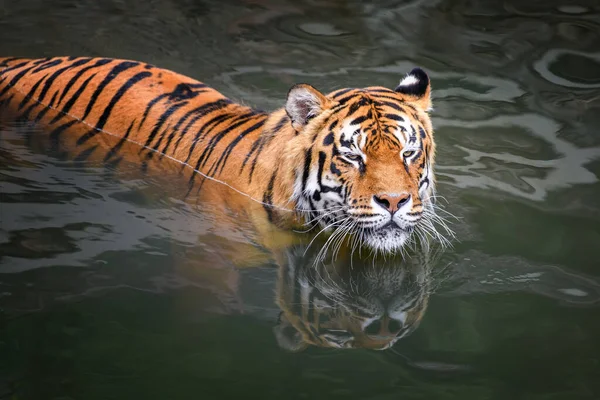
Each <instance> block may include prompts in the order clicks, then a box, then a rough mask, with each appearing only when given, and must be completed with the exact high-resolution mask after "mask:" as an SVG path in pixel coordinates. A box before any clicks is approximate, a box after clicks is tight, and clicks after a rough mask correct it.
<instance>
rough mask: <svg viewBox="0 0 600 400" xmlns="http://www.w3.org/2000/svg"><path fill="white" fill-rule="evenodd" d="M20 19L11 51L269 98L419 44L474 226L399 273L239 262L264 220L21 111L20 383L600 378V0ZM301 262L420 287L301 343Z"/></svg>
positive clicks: (228, 5) (7, 205)
mask: <svg viewBox="0 0 600 400" xmlns="http://www.w3.org/2000/svg"><path fill="white" fill-rule="evenodd" d="M0 39H1V40H0V55H5V56H9V55H13V56H30V57H42V56H55V55H95V56H96V55H97V56H106V57H117V58H128V59H136V60H140V61H146V62H150V63H153V64H155V65H158V66H161V67H165V68H169V69H172V70H175V71H177V72H180V73H183V74H186V75H189V76H191V77H194V78H196V79H199V80H202V81H204V82H206V83H208V84H210V85H212V86H214V87H216V88H217V89H219V90H221V91H222V92H223V93H225V94H226V95H228V96H230V97H232V98H234V99H236V100H243V101H244V102H245V103H247V104H252V105H255V106H257V107H260V108H265V109H273V108H276V107H280V106H281V105H282V104H283V101H284V99H285V95H286V93H287V90H288V88H289V87H290V86H291V85H292V84H294V83H296V82H308V83H311V84H313V85H314V86H316V87H317V88H319V89H321V90H322V91H329V90H333V89H336V88H340V87H345V86H353V87H357V86H366V85H383V86H387V87H393V86H394V85H395V84H396V83H397V82H398V81H399V80H400V79H401V77H402V76H403V75H404V74H405V73H406V72H407V71H409V70H410V69H411V68H412V67H413V66H415V65H420V66H422V67H424V68H425V69H426V70H427V71H428V72H429V73H430V76H431V78H432V82H433V86H434V107H435V112H434V113H433V122H434V126H435V128H436V140H437V143H438V156H437V172H438V179H439V181H440V184H439V193H440V194H441V195H443V196H444V197H445V199H446V203H447V204H446V209H447V210H448V211H449V212H451V213H452V214H455V215H457V216H458V217H459V220H458V221H454V222H453V229H454V230H455V231H456V234H457V237H458V239H459V240H460V241H456V242H455V243H454V248H453V249H451V250H446V251H445V252H444V253H441V254H436V255H435V257H432V258H431V259H429V261H426V262H425V261H422V260H421V259H420V258H417V259H415V260H414V261H413V263H414V264H415V265H413V266H412V267H406V270H405V272H406V275H403V276H402V277H399V276H397V275H394V274H396V273H397V271H398V269H396V270H394V269H392V270H390V271H388V272H385V273H382V275H378V276H371V275H369V276H366V275H365V276H359V275H356V276H354V277H352V278H351V277H338V278H332V279H333V280H335V279H337V280H336V281H335V282H329V281H328V280H327V279H320V276H319V275H318V274H317V275H315V274H314V271H312V272H311V270H310V269H307V268H305V264H307V263H308V262H307V261H306V260H305V259H304V258H303V257H302V252H298V251H297V250H298V249H290V251H289V254H288V256H289V257H290V260H292V261H291V265H295V266H296V272H295V273H296V274H297V275H295V276H293V277H292V281H290V280H289V277H290V276H292V274H291V273H290V271H289V268H290V267H289V266H288V270H281V271H280V270H278V267H277V266H276V265H275V263H274V262H273V261H272V260H269V259H265V261H261V262H259V264H260V266H259V267H255V268H239V267H238V266H239V265H238V261H237V259H238V258H248V257H252V255H246V254H241V255H240V254H239V253H238V250H237V248H238V247H236V246H234V245H232V243H238V244H239V243H241V244H246V245H247V246H249V245H250V243H249V242H248V241H247V240H246V239H245V236H244V227H243V226H240V227H239V229H233V230H226V229H220V228H219V226H218V224H217V223H215V221H214V216H215V213H216V212H218V211H215V210H211V209H202V207H190V206H189V205H188V204H186V203H185V202H183V201H182V200H181V198H180V197H179V196H178V193H180V188H179V187H178V186H177V185H178V183H177V182H175V181H173V182H169V183H165V181H160V180H157V179H154V178H152V177H143V176H140V177H138V178H135V177H128V178H123V177H118V176H114V175H113V174H110V173H109V172H110V171H107V170H106V169H105V168H102V167H101V166H94V165H91V166H90V165H77V164H76V163H73V162H66V161H63V160H62V159H61V158H60V157H58V155H57V154H52V153H48V152H47V151H42V150H40V149H36V148H35V147H32V146H29V145H28V141H27V137H28V136H29V135H31V134H32V133H35V132H31V131H30V128H24V127H22V126H19V125H14V124H13V125H11V124H4V125H2V128H1V129H0V185H1V186H0V187H1V194H0V219H1V220H0V399H48V400H49V399H86V400H87V399H188V398H189V399H192V398H194V399H228V398H257V399H258V398H261V399H336V398H340V399H342V398H343V399H528V400H534V399H535V400H537V399H540V400H541V399H544V400H546V399H565V400H567V399H569V400H570V399H599V398H600V318H599V317H600V308H599V306H600V269H599V268H600V224H599V223H600V202H599V201H598V198H599V197H600V183H599V178H600V129H599V128H600V5H599V4H598V2H597V1H593V0H589V1H587V2H586V1H577V2H571V1H567V0H564V1H562V2H559V1H556V0H553V1H517V0H509V1H489V2H488V1H486V2H483V1H481V2H474V1H471V2H469V1H462V0H458V1H456V0H431V1H428V0H420V1H419V0H417V1H391V0H390V1H381V2H374V1H364V2H358V1H334V0H323V1H317V0H312V1H308V0H307V1H297V0H294V1H292V0H289V1H287V2H286V1H282V0H246V1H235V2H234V1H192V0H168V1H153V0H147V1H135V2H134V1H129V2H128V1H122V0H109V1H108V0H107V1H92V0H85V1H73V0H55V1H50V0H21V1H12V0H4V1H0ZM302 263H304V264H302ZM403 268H404V267H403ZM411 268H412V269H411ZM409 272H410V273H409ZM386 274H387V275H386ZM286 277H287V278H286ZM407 277H409V278H410V279H409V278H407ZM286 279H287V280H286ZM294 279H297V280H298V282H300V281H301V283H302V284H303V285H305V286H308V287H311V288H312V287H316V286H318V285H319V284H320V285H322V286H323V287H321V288H320V289H319V290H322V291H323V290H326V289H327V288H329V289H331V288H338V289H339V288H340V287H341V288H342V289H343V288H346V286H345V285H347V286H348V287H347V288H346V289H347V290H348V293H354V294H356V293H358V292H361V291H362V292H364V293H388V292H389V293H388V294H389V296H388V297H389V298H393V301H392V302H396V303H397V304H409V305H410V306H411V307H413V308H411V310H412V311H410V312H408V314H406V315H408V316H406V315H405V317H403V318H405V319H406V320H405V324H404V327H403V328H402V329H405V328H406V332H405V333H404V334H405V336H404V337H403V338H402V339H400V340H399V341H397V342H396V344H395V345H394V346H393V347H392V348H390V349H388V350H384V351H374V350H370V349H365V348H362V349H347V350H340V349H332V348H324V347H320V346H307V348H305V349H303V351H298V352H290V351H289V349H290V348H295V349H297V347H298V345H299V344H298V343H297V341H295V340H296V339H297V338H296V337H295V336H294V335H293V334H291V335H290V334H289V332H288V331H287V330H286V329H287V328H289V327H286V326H285V325H282V323H283V322H282V320H281V318H282V317H281V310H282V308H285V307H286V304H287V303H290V304H291V306H292V307H293V306H294V298H291V297H290V298H287V297H286V296H287V294H288V291H289V290H291V289H293V288H294V285H296V283H294V282H295V281H294ZM407 279H408V280H411V282H412V281H415V282H420V283H419V285H416V286H415V285H412V286H411V285H406V284H405V283H406V282H407ZM348 282H354V284H355V285H354V286H353V285H348ZM357 282H358V284H357ZM413 283H414V282H413ZM286 285H287V286H286ZM328 285H329V286H328ZM348 288H350V289H348ZM415 288H417V289H415ZM352 290H354V292H352ZM362 292H361V293H362ZM338 294H339V293H338ZM357 296H358V294H357ZM382 296H383V294H382ZM342 297H343V296H341V297H340V301H342V302H343V301H350V300H348V299H349V298H351V297H352V296H347V298H344V299H342ZM276 298H277V299H278V301H277V302H276V301H275V299H276ZM288 305H289V304H288ZM324 307H327V306H324ZM402 307H404V306H402ZM402 307H400V308H402ZM402 309H404V308H402ZM336 312H339V310H338V311H336ZM342 313H343V312H342ZM414 315H417V316H419V317H422V320H421V323H420V325H418V324H416V323H415V324H414V325H411V324H412V323H411V318H412V317H411V316H414ZM340 318H341V317H340ZM377 323H379V322H377ZM417 326H418V327H417ZM413 328H414V331H413ZM403 332H404V331H403ZM332 335H334V336H335V337H336V340H338V341H339V340H343V338H341V336H340V334H339V332H337V333H336V332H335V329H334V330H333V331H332ZM342 336H343V335H342ZM356 340H357V341H356V343H357V347H358V343H359V342H358V339H356Z"/></svg>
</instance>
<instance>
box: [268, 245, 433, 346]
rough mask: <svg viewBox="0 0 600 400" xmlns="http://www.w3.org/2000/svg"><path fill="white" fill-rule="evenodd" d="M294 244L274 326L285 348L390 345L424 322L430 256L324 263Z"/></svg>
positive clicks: (282, 275) (285, 267) (280, 285)
mask: <svg viewBox="0 0 600 400" xmlns="http://www.w3.org/2000/svg"><path fill="white" fill-rule="evenodd" d="M311 261H312V260H311V259H310V256H309V257H307V256H306V251H305V250H304V249H302V248H301V247H297V248H293V249H288V251H287V260H286V261H285V262H283V263H282V265H281V268H280V270H279V279H278V284H277V304H278V305H279V307H280V309H281V313H280V315H279V320H278V322H277V325H276V326H275V328H274V333H275V337H276V339H277V342H278V344H279V346H280V347H282V348H284V349H286V350H289V351H301V350H303V349H305V348H306V347H308V346H309V345H312V346H317V347H326V348H339V349H352V348H368V349H374V350H384V349H387V348H389V347H391V346H393V345H394V343H396V342H397V341H398V340H400V339H401V338H403V337H406V336H408V335H410V334H411V333H412V332H414V331H415V330H416V329H417V327H418V326H419V324H420V322H421V320H422V317H423V315H424V313H425V310H426V309H427V304H428V299H429V296H430V292H431V286H432V285H431V277H430V274H429V271H430V269H429V261H430V260H429V259H428V256H427V255H426V254H425V255H424V254H419V255H418V256H417V257H412V258H411V259H410V260H404V261H403V262H402V264H397V263H396V264H394V263H393V262H389V263H387V264H377V265H375V264H372V263H365V264H363V265H360V264H355V265H353V268H348V266H347V265H337V266H333V265H332V264H329V265H326V264H323V263H321V264H318V265H317V266H315V265H314V264H313V263H312V262H311Z"/></svg>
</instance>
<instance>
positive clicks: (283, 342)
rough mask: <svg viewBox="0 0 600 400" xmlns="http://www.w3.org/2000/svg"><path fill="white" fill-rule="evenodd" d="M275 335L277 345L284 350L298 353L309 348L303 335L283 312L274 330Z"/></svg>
mask: <svg viewBox="0 0 600 400" xmlns="http://www.w3.org/2000/svg"><path fill="white" fill-rule="evenodd" d="M273 333H275V338H276V339H277V344H279V347H281V348H282V349H284V350H287V351H291V352H298V351H302V350H304V349H306V347H308V344H307V343H306V342H305V341H304V338H303V337H302V334H301V333H300V332H299V331H298V330H297V329H296V328H295V327H294V326H293V325H292V324H290V322H289V321H288V319H287V318H286V316H285V315H284V314H283V311H282V312H281V313H280V314H279V320H278V321H277V325H276V326H275V327H274V328H273Z"/></svg>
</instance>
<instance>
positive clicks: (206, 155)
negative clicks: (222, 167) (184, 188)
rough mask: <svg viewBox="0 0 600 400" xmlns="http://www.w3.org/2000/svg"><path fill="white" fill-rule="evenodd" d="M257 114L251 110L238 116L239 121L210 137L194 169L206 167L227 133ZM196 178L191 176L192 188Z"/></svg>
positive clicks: (190, 184) (190, 183)
mask: <svg viewBox="0 0 600 400" xmlns="http://www.w3.org/2000/svg"><path fill="white" fill-rule="evenodd" d="M255 116H256V114H255V113H254V112H253V111H251V112H249V113H247V114H243V115H241V116H237V118H236V120H237V122H235V123H233V124H231V125H229V126H228V127H227V128H225V129H224V130H223V131H221V132H220V133H218V134H217V135H215V136H213V137H212V138H211V139H210V141H209V143H208V144H207V145H206V147H205V148H204V151H203V152H202V154H200V157H198V160H197V161H196V166H195V167H194V169H195V170H198V171H199V170H200V168H203V167H204V165H205V164H206V163H207V162H208V160H209V159H210V156H211V155H212V152H213V151H214V150H215V148H216V147H217V145H218V143H219V142H220V141H221V140H222V139H223V138H224V137H225V135H227V134H228V133H229V132H231V131H232V130H233V129H235V128H237V127H238V126H240V125H243V124H245V123H247V122H249V121H250V120H251V119H252V118H253V117H255ZM195 179H196V174H193V175H192V176H191V177H190V180H189V182H188V184H189V187H190V188H191V187H192V185H193V183H194V180H195ZM205 180H206V178H205V179H204V180H203V181H202V183H204V181H205ZM188 193H189V191H188Z"/></svg>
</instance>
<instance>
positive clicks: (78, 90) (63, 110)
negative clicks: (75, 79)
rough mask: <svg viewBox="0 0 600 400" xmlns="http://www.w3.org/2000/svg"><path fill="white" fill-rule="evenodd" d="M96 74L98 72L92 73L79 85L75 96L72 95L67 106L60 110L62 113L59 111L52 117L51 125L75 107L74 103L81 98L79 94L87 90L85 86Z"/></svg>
mask: <svg viewBox="0 0 600 400" xmlns="http://www.w3.org/2000/svg"><path fill="white" fill-rule="evenodd" d="M95 76H96V74H93V75H91V76H90V77H88V78H87V79H86V80H85V81H84V82H83V84H82V85H81V86H80V87H79V89H77V91H76V92H75V93H74V94H73V96H71V98H70V99H69V100H68V101H67V103H66V104H65V106H64V107H63V108H62V109H61V110H60V113H58V114H57V115H56V116H55V117H54V118H53V119H52V121H50V125H52V124H54V123H56V122H58V121H59V120H60V119H61V118H63V117H64V116H65V115H69V111H70V110H71V107H73V105H74V104H75V102H76V101H77V100H78V99H79V96H81V94H82V93H83V91H84V90H85V88H86V87H87V85H88V84H89V83H90V81H91V80H92V79H94V77H95ZM64 94H65V92H63V95H64ZM59 103H60V101H59Z"/></svg>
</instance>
